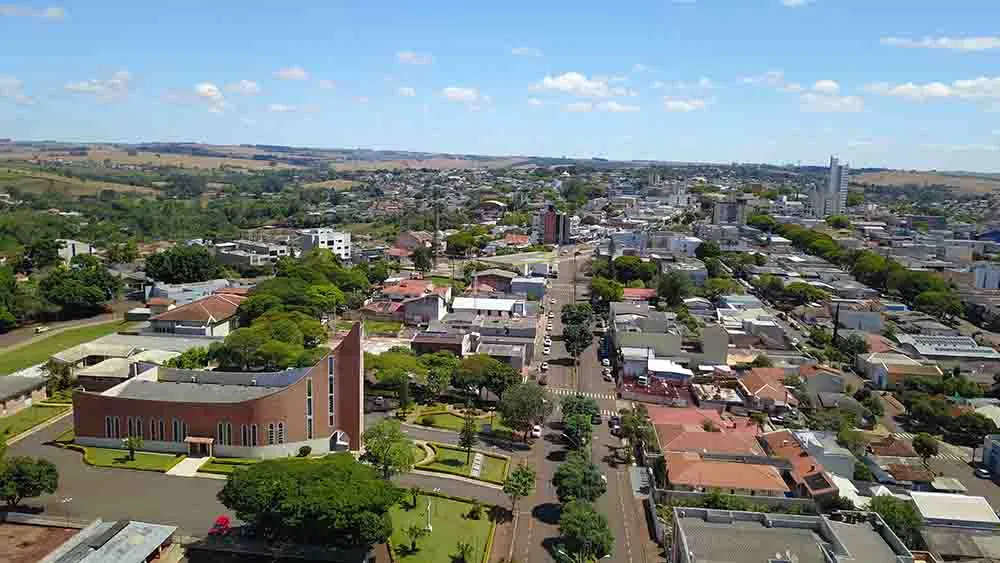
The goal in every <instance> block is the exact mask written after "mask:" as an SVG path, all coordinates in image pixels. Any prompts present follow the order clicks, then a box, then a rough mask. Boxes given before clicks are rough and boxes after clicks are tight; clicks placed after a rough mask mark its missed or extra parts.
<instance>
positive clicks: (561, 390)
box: [549, 387, 616, 401]
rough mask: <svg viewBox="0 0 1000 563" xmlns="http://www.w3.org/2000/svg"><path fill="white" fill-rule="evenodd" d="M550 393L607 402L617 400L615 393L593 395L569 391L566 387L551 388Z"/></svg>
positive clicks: (587, 392)
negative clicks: (580, 396) (579, 396)
mask: <svg viewBox="0 0 1000 563" xmlns="http://www.w3.org/2000/svg"><path fill="white" fill-rule="evenodd" d="M549 392H550V393H552V394H554V395H582V396H584V397H589V398H591V399H603V400H607V401H614V400H615V398H616V397H615V394H614V393H591V392H589V391H577V390H576V389H567V388H566V387H549Z"/></svg>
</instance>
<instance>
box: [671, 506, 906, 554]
mask: <svg viewBox="0 0 1000 563" xmlns="http://www.w3.org/2000/svg"><path fill="white" fill-rule="evenodd" d="M673 510H674V514H673V518H672V521H673V534H672V537H673V542H672V544H673V549H672V550H671V553H670V554H669V555H668V559H667V561H668V562H669V563H707V562H719V563H722V562H725V563H767V562H772V563H785V562H792V561H794V562H796V563H911V562H912V561H914V558H913V554H912V553H911V552H910V550H909V549H907V548H906V546H905V545H903V542H902V541H900V539H899V538H898V537H897V536H896V534H894V533H893V532H892V529H890V528H889V526H887V525H886V523H885V521H883V520H882V518H881V517H880V516H879V515H877V514H874V513H870V514H869V513H858V512H848V513H834V514H831V515H825V516H806V515H791V514H775V513H767V514H765V513H761V512H740V511H733V510H712V509H707V508H686V507H685V508H681V507H677V508H674V509H673Z"/></svg>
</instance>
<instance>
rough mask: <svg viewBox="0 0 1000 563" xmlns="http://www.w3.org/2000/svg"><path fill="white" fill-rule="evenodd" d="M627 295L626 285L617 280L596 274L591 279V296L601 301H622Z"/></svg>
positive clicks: (605, 302)
mask: <svg viewBox="0 0 1000 563" xmlns="http://www.w3.org/2000/svg"><path fill="white" fill-rule="evenodd" d="M624 295H625V286H624V285H622V284H620V283H618V282H617V281H615V280H611V279H608V278H604V277H601V276H594V277H593V278H591V280H590V296H591V298H592V299H594V300H596V301H598V302H600V303H604V304H607V303H611V302H613V301H621V300H622V297H624Z"/></svg>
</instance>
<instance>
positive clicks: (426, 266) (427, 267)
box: [410, 246, 431, 272]
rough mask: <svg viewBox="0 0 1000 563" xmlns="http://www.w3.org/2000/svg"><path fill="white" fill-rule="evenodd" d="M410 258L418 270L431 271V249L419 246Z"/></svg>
mask: <svg viewBox="0 0 1000 563" xmlns="http://www.w3.org/2000/svg"><path fill="white" fill-rule="evenodd" d="M410 259H411V260H412V261H413V267H414V268H416V269H417V271H418V272H429V271H431V249H429V248H426V247H423V246H419V247H417V248H416V249H415V250H414V251H413V256H411V257H410Z"/></svg>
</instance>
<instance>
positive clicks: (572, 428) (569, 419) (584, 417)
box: [563, 413, 594, 449]
mask: <svg viewBox="0 0 1000 563" xmlns="http://www.w3.org/2000/svg"><path fill="white" fill-rule="evenodd" d="M563 432H565V434H566V436H567V437H568V438H569V441H570V443H571V444H572V446H573V447H574V448H576V449H584V448H586V447H587V445H588V444H590V438H591V436H593V434H594V429H593V427H592V426H591V424H590V415H588V414H583V413H578V414H573V415H570V416H564V417H563Z"/></svg>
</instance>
